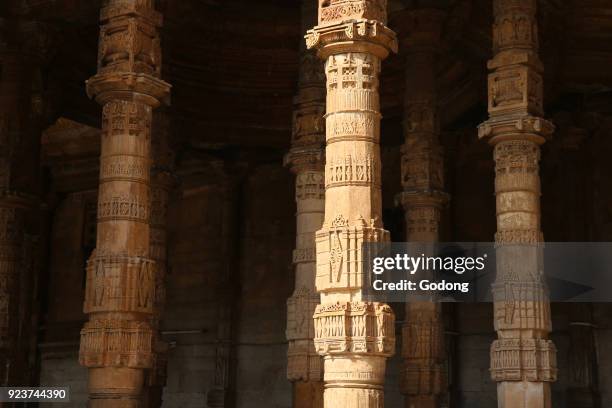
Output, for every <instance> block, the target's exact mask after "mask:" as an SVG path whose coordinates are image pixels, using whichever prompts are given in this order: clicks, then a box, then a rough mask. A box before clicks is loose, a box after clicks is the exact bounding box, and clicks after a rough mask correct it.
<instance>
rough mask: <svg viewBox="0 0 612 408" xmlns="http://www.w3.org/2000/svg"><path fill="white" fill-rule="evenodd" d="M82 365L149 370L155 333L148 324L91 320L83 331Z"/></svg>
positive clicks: (80, 360) (80, 359)
mask: <svg viewBox="0 0 612 408" xmlns="http://www.w3.org/2000/svg"><path fill="white" fill-rule="evenodd" d="M79 362H80V363H81V364H82V365H83V366H85V367H88V368H98V367H127V368H149V367H151V366H152V364H153V331H152V330H151V327H150V326H149V324H148V323H145V322H138V321H132V320H117V319H92V320H90V321H89V322H87V323H85V327H84V328H83V329H82V330H81V345H80V353H79Z"/></svg>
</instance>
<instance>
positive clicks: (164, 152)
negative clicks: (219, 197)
mask: <svg viewBox="0 0 612 408" xmlns="http://www.w3.org/2000/svg"><path fill="white" fill-rule="evenodd" d="M169 122H170V119H169V114H168V113H166V112H161V111H158V112H156V113H155V115H154V117H153V129H152V136H153V138H152V140H151V149H152V155H151V156H152V166H151V196H150V197H151V221H150V248H151V259H152V260H153V261H155V264H156V274H155V304H154V310H153V317H152V319H151V325H152V327H153V330H154V334H155V336H156V338H155V340H154V346H153V351H154V360H153V367H152V368H151V370H150V371H149V373H148V375H147V379H146V383H145V385H146V392H145V394H144V399H143V406H145V407H148V408H159V407H161V405H162V394H163V389H164V386H165V385H166V368H167V362H168V344H167V343H166V342H164V341H163V340H162V338H161V333H160V322H161V318H162V313H163V310H164V306H165V303H166V270H167V267H168V241H167V214H168V196H169V194H170V192H171V190H172V188H173V187H174V184H175V180H174V176H173V168H174V156H173V154H172V151H171V149H170V146H169V142H170V135H169V131H170V129H169V128H170V123H169Z"/></svg>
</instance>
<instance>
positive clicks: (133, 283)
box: [84, 254, 156, 314]
mask: <svg viewBox="0 0 612 408" xmlns="http://www.w3.org/2000/svg"><path fill="white" fill-rule="evenodd" d="M155 272H156V271H155V262H154V261H152V260H150V259H146V258H141V257H129V256H97V255H95V254H94V256H93V257H92V259H90V260H89V262H88V263H87V289H86V291H85V306H84V311H85V313H97V312H126V313H147V314H151V313H153V306H154V300H155Z"/></svg>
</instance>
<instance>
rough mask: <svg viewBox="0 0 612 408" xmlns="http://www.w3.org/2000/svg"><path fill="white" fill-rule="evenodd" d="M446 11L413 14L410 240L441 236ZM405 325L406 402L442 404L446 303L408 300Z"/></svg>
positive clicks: (405, 175) (406, 182)
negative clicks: (440, 87)
mask: <svg viewBox="0 0 612 408" xmlns="http://www.w3.org/2000/svg"><path fill="white" fill-rule="evenodd" d="M443 17H444V14H443V12H441V11H440V10H435V9H420V10H413V11H411V12H410V14H409V15H408V21H407V22H406V23H407V24H406V26H407V27H408V28H409V33H408V36H407V38H406V40H405V42H404V44H403V45H404V46H405V48H406V51H407V53H406V93H405V96H404V109H405V111H404V134H405V138H406V142H405V144H404V145H403V146H402V161H401V170H402V186H403V192H402V193H401V195H400V197H399V198H400V200H401V202H402V205H403V206H404V210H405V215H406V240H407V241H412V242H418V243H429V242H436V241H438V231H439V224H440V214H441V211H442V209H443V207H444V205H445V204H446V202H447V201H448V196H447V194H446V193H445V192H444V159H443V151H442V146H441V145H440V142H439V123H438V115H437V98H436V69H435V67H436V64H435V62H436V52H437V49H438V47H439V42H440V29H441V26H442V22H443ZM405 321H406V322H405V324H404V326H403V327H402V341H403V344H402V357H404V371H403V376H402V383H401V389H402V393H403V394H404V395H405V401H406V407H409V408H417V407H418V408H436V407H438V406H439V402H440V397H441V395H442V394H443V393H444V392H445V391H446V389H445V388H446V380H445V378H446V372H445V369H446V367H445V361H444V360H445V354H446V351H445V339H444V321H443V317H442V305H441V304H440V303H438V302H436V301H435V299H430V300H429V301H423V302H409V303H406V319H405Z"/></svg>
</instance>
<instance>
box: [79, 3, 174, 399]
mask: <svg viewBox="0 0 612 408" xmlns="http://www.w3.org/2000/svg"><path fill="white" fill-rule="evenodd" d="M103 4H104V6H103V7H102V10H101V13H100V21H101V30H100V44H99V53H98V73H97V75H95V76H94V77H93V78H91V79H90V80H89V81H87V92H88V94H89V95H90V96H91V97H95V98H96V100H97V101H98V102H99V103H100V104H101V105H102V106H103V109H102V111H103V113H102V135H101V157H100V184H99V189H98V228H97V240H96V250H95V251H94V253H93V254H92V256H91V257H90V259H89V261H88V264H87V285H86V290H85V304H84V311H85V313H87V314H88V315H89V321H88V322H87V323H86V324H85V327H84V328H83V329H82V331H81V348H80V356H79V360H80V362H81V364H82V365H84V366H86V367H88V368H89V406H90V407H92V408H97V407H104V408H113V407H121V408H128V407H141V406H142V405H141V398H142V392H143V384H144V380H145V373H146V370H148V369H151V368H152V367H153V364H154V361H155V358H154V351H155V344H156V338H157V336H156V335H154V327H153V324H152V319H153V316H154V312H155V306H156V294H155V292H156V290H155V289H156V281H157V280H156V264H155V261H154V260H153V259H152V257H151V245H150V241H151V239H150V234H151V231H150V217H151V200H150V178H151V171H150V168H151V122H152V113H153V109H154V108H155V107H157V106H158V105H159V104H160V102H161V101H165V100H166V99H167V98H168V95H169V91H170V86H169V85H168V84H166V83H165V82H164V81H162V80H161V79H160V75H161V72H160V71H161V59H160V56H161V50H160V46H159V35H158V28H159V27H160V26H161V22H162V18H161V15H160V14H159V13H157V12H156V11H155V10H154V6H153V0H108V1H106V2H104V3H103Z"/></svg>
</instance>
